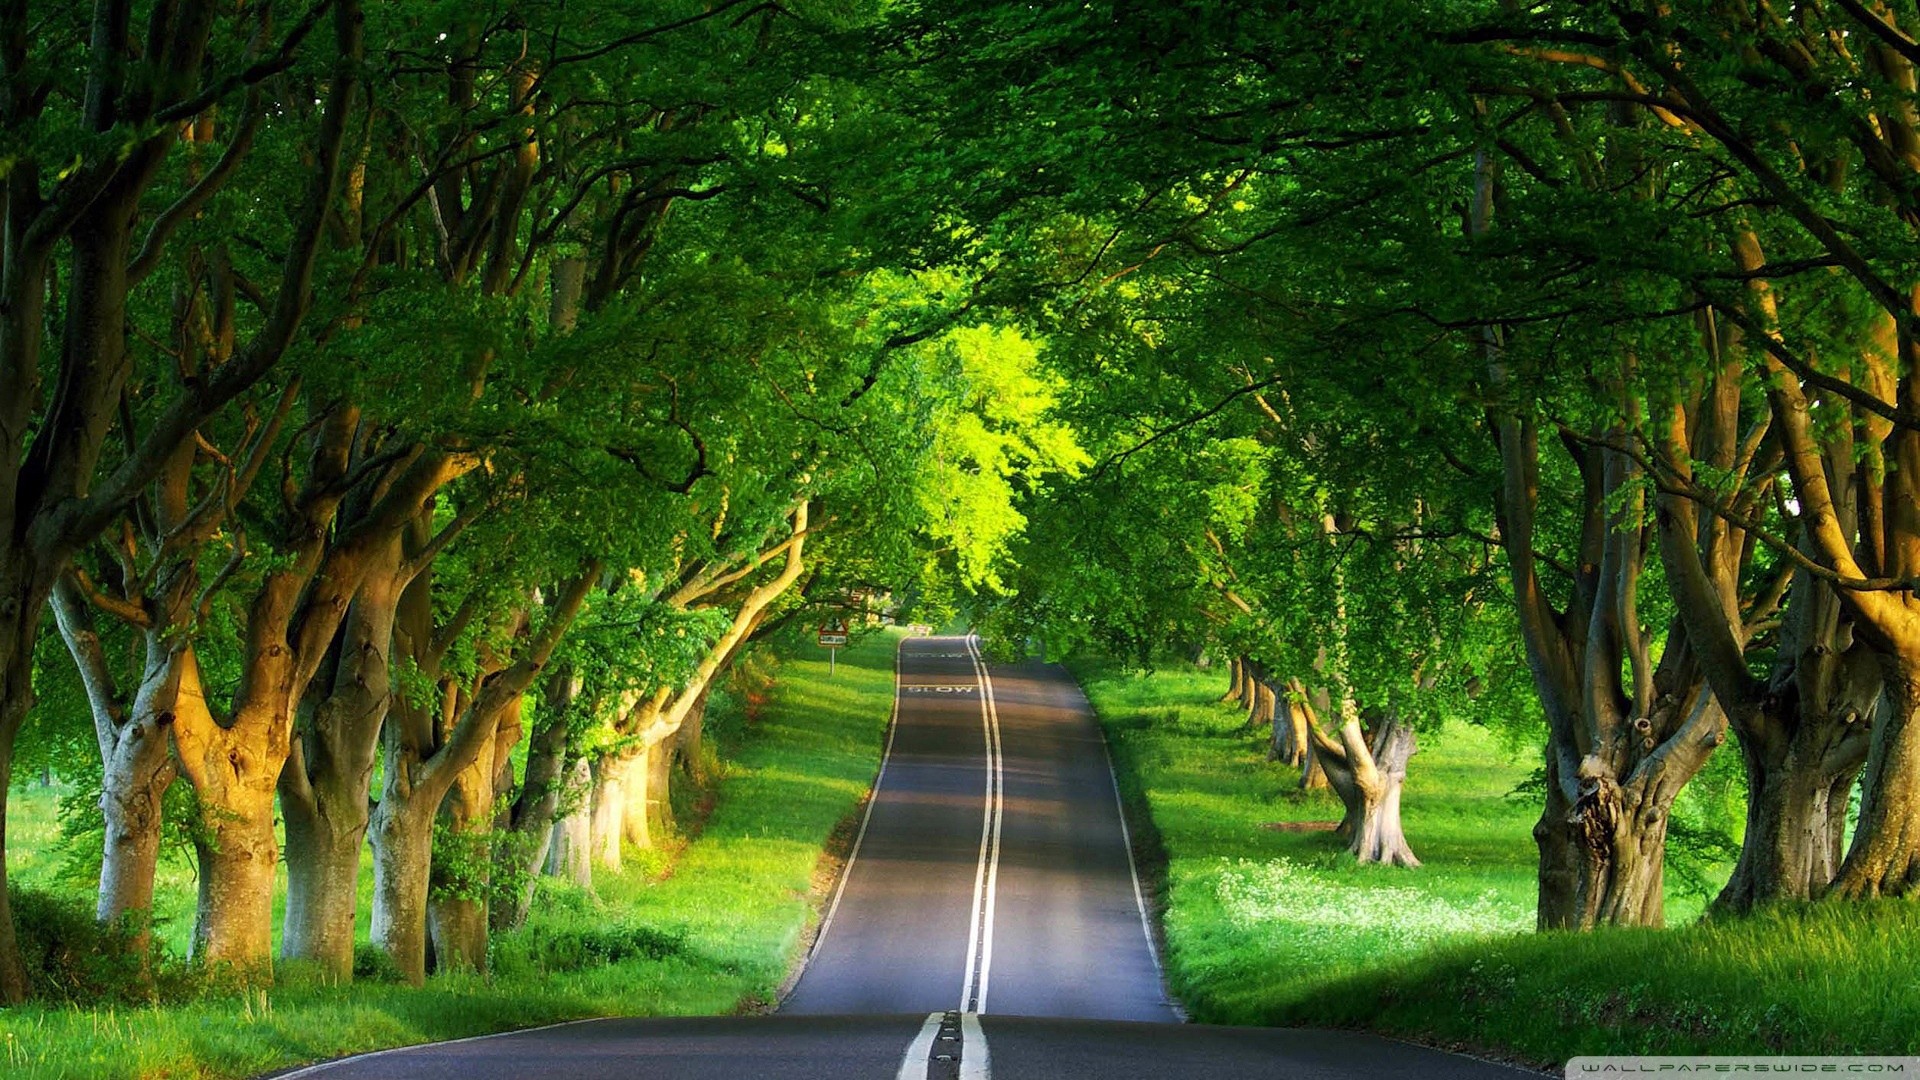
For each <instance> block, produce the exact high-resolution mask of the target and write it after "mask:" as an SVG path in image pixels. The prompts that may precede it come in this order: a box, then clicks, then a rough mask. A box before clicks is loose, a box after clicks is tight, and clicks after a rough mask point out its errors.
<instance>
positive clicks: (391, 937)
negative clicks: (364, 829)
mask: <svg viewBox="0 0 1920 1080" xmlns="http://www.w3.org/2000/svg"><path fill="white" fill-rule="evenodd" d="M389 767H391V766H389ZM397 787H398V785H396V784H395V783H394V782H393V781H392V780H391V779H389V781H388V783H387V790H386V792H385V793H383V794H382V796H381V799H380V804H379V805H378V806H377V807H375V808H374V811H373V821H372V825H371V829H370V832H371V836H372V840H373V927H372V934H371V936H372V938H373V943H374V944H375V945H377V946H379V947H380V948H381V949H383V950H385V951H386V954H387V955H388V956H389V957H391V958H392V959H393V964H394V967H395V968H396V969H398V970H399V972H400V977H401V978H403V979H405V980H406V981H407V982H409V983H411V984H413V985H414V986H419V985H420V984H421V983H423V982H426V981H427V888H428V883H429V881H430V877H431V874H432V869H433V819H434V816H435V814H436V812H437V811H438V810H439V805H438V802H437V800H435V799H433V798H432V797H430V796H424V797H410V796H409V795H407V794H402V793H400V792H399V791H396V788H397Z"/></svg>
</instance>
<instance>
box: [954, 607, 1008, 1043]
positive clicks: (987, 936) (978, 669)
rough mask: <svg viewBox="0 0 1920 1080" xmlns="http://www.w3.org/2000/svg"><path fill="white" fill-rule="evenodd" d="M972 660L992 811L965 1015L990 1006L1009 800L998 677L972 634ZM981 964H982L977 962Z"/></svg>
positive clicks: (977, 894) (984, 823)
mask: <svg viewBox="0 0 1920 1080" xmlns="http://www.w3.org/2000/svg"><path fill="white" fill-rule="evenodd" d="M966 641H967V656H968V658H969V659H970V660H972V661H973V669H974V673H975V675H976V676H977V677H978V678H979V681H980V689H981V694H980V727H981V730H982V732H983V733H984V735H985V737H986V744H987V792H986V810H985V812H984V814H983V816H982V818H981V821H980V863H979V866H978V868H977V869H976V870H975V871H974V878H973V911H972V914H971V916H970V918H969V921H968V924H967V926H968V928H967V968H966V979H965V981H964V982H963V983H962V985H961V988H960V1009H961V1011H962V1012H980V1011H981V1010H983V1009H985V1008H986V1001H987V980H988V977H989V976H990V975H991V973H992V970H993V914H994V906H995V905H994V898H995V893H996V892H997V890H998V887H999V882H1000V822H1001V818H1002V809H1003V805H1004V802H1005V783H1004V766H1003V762H1002V758H1001V753H1000V709H999V704H998V702H996V701H995V700H994V694H993V677H992V676H991V675H989V674H988V673H987V665H986V663H985V662H984V661H982V660H981V658H980V650H979V648H978V646H977V644H976V642H975V639H974V636H973V635H972V634H969V635H967V639H966ZM976 961H977V964H976Z"/></svg>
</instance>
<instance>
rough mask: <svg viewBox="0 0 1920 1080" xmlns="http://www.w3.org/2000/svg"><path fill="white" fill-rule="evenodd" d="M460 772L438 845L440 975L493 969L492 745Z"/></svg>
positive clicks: (443, 807) (433, 930)
mask: <svg viewBox="0 0 1920 1080" xmlns="http://www.w3.org/2000/svg"><path fill="white" fill-rule="evenodd" d="M491 742H492V739H491V738H489V739H488V743H489V745H488V746H486V747H485V748H483V749H482V750H481V752H480V754H479V756H478V757H477V758H476V759H475V760H474V761H473V763H472V764H470V765H468V766H467V767H466V768H464V769H462V770H460V772H459V774H458V775H457V776H456V777H455V778H454V781H453V786H452V787H451V788H450V789H449V790H448V791H447V796H446V798H445V800H443V801H442V802H441V804H440V825H441V826H442V829H441V830H438V831H436V835H435V836H434V843H433V875H432V886H431V887H430V888H429V889H428V891H427V930H428V932H429V933H430V934H431V935H432V936H433V958H434V970H435V971H478V972H482V973H484V972H485V971H486V970H487V894H488V892H489V891H490V890H491V888H492V883H493V858H492V852H493V770H494V755H493V753H492V750H493V747H492V746H491Z"/></svg>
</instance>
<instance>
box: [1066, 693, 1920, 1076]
mask: <svg viewBox="0 0 1920 1080" xmlns="http://www.w3.org/2000/svg"><path fill="white" fill-rule="evenodd" d="M1077 667H1078V674H1079V675H1080V677H1081V679H1082V682H1083V683H1084V684H1085V686H1086V688H1087V691H1088V695H1089V696H1090V697H1091V699H1092V700H1093V703H1094V706H1095V708H1096V709H1097V710H1098V711H1099V713H1100V715H1101V719H1102V723H1104V724H1105V726H1106V728H1107V732H1108V736H1109V739H1110V740H1111V742H1112V744H1113V747H1114V757H1115V761H1116V765H1117V767H1118V769H1119V771H1120V774H1121V775H1120V779H1121V784H1122V787H1123V789H1125V790H1126V791H1127V794H1128V797H1129V798H1130V799H1131V800H1132V801H1133V803H1134V814H1135V816H1136V818H1143V819H1145V820H1147V821H1149V822H1150V827H1149V828H1147V829H1145V830H1143V831H1144V832H1145V833H1146V837H1145V842H1146V844H1147V845H1148V846H1150V847H1153V848H1156V849H1157V851H1155V852H1150V854H1151V855H1154V856H1155V857H1154V858H1152V859H1150V861H1151V862H1154V863H1156V864H1157V865H1156V867H1155V875H1156V877H1158V879H1159V881H1160V889H1161V897H1160V899H1161V902H1162V905H1163V908H1164V914H1163V926H1164V928H1165V933H1166V942H1167V966H1168V977H1169V980H1170V982H1171V983H1172V989H1173V991H1174V993H1175V994H1177V995H1178V996H1179V997H1180V998H1181V1000H1182V1001H1183V1002H1184V1003H1185V1004H1186V1005H1187V1008H1188V1010H1189V1012H1190V1013H1191V1014H1192V1015H1193V1018H1194V1019H1195V1020H1199V1021H1206V1022H1213V1023H1233V1024H1277V1025H1314V1026H1341V1027H1362V1028H1371V1029H1374V1030H1379V1031H1383V1032H1388V1033H1392V1034H1396V1035H1401V1036H1407V1037H1412V1038H1417V1039H1422V1040H1425V1041H1432V1042H1438V1043H1442V1044H1448V1045H1455V1046H1462V1047H1471V1048H1477V1049H1481V1050H1487V1051H1493V1052H1496V1053H1500V1054H1503V1055H1507V1056H1512V1057H1516V1058H1519V1059H1522V1060H1526V1061H1531V1062H1535V1063H1540V1064H1557V1063H1559V1062H1562V1061H1564V1060H1565V1059H1566V1058H1568V1057H1571V1056H1574V1055H1576V1054H1582V1053H1602V1052H1606V1053H1629V1052H1648V1053H1652V1052H1660V1053H1753V1052H1765V1053H1774V1052H1794V1053H1912V1052H1914V1051H1916V1050H1920V979H1916V977H1915V975H1914V974H1913V971H1914V969H1913V965H1912V960H1911V957H1912V956H1913V953H1914V949H1915V947H1916V946H1920V905H1914V904H1889V905H1884V906H1879V907H1875V908H1872V909H1867V910H1835V909H1833V908H1831V907H1826V906H1819V907H1815V908H1810V909H1805V910H1800V911H1782V912H1775V913H1773V914H1770V915H1768V916H1766V917H1764V918H1759V919H1752V920H1741V921H1734V922H1730V923H1722V924H1706V923H1701V922H1698V921H1697V919H1696V917H1697V915H1698V914H1699V911H1700V908H1701V898H1700V897H1698V896H1689V895H1682V894H1679V893H1677V892H1673V891H1670V893H1669V896H1668V898H1667V918H1668V922H1669V925H1672V926H1676V927H1679V928H1678V929H1673V930H1667V931H1609V932H1604V933H1596V934H1584V935H1572V934H1547V935H1542V934H1536V933H1533V932H1532V931H1531V927H1532V925H1533V911H1534V846H1533V841H1532V836H1531V828H1532V824H1533V819H1534V817H1535V816H1536V814H1537V812H1538V811H1537V807H1536V806H1535V805H1534V803H1533V802H1532V801H1531V800H1529V799H1516V798H1513V797H1511V793H1512V792H1513V791H1514V789H1515V788H1516V787H1518V786H1520V785H1521V784H1522V783H1523V781H1524V780H1525V779H1526V777H1527V775H1528V774H1529V772H1530V771H1531V761H1530V760H1529V759H1530V757H1531V753H1530V752H1529V751H1520V750H1517V749H1515V748H1509V747H1505V746H1502V745H1501V744H1500V742H1499V741H1498V740H1496V739H1495V738H1493V737H1492V736H1490V735H1489V734H1488V733H1487V732H1485V731H1483V730H1480V729H1476V728H1471V727H1466V726H1464V725H1459V726H1455V727H1452V728H1449V729H1447V730H1444V731H1442V732H1439V733H1437V734H1434V735H1430V736H1428V737H1426V738H1424V739H1423V742H1422V744H1421V750H1420V753H1419V754H1418V755H1417V756H1416V757H1415V758H1414V759H1413V763H1412V765H1411V767H1410V770H1409V776H1408V781H1407V789H1406V795H1405V822H1406V831H1407V836H1408V839H1409V841H1410V842H1411V844H1412V846H1413V849H1414V852H1415V853H1416V854H1417V855H1418V856H1419V857H1420V858H1421V859H1422V860H1423V862H1424V865H1423V866H1422V867H1421V868H1420V869H1417V870H1399V869H1393V868H1386V867H1363V866H1359V865H1356V864H1355V863H1354V862H1353V861H1352V859H1351V858H1350V857H1348V856H1347V855H1346V854H1345V852H1344V851H1342V850H1341V846H1340V843H1339V842H1338V841H1337V840H1336V839H1335V838H1334V837H1333V836H1332V834H1331V833H1329V832H1326V831H1321V830H1319V829H1316V828H1314V827H1313V826H1312V825H1311V824H1310V823H1315V822H1318V823H1323V824H1324V823H1328V822H1333V821H1335V820H1337V819H1338V818H1339V816H1340V808H1339V803H1338V801H1337V800H1336V799H1334V798H1333V797H1332V796H1331V795H1329V794H1325V793H1313V794H1302V793H1300V792H1298V791H1297V790H1296V789H1295V786H1294V782H1295V780H1296V775H1297V774H1296V773H1295V771H1294V770H1291V769H1287V768H1284V767H1281V766H1278V765H1274V764H1270V763H1269V762H1267V761H1266V759H1265V753H1264V744H1263V742H1262V741H1261V738H1260V737H1259V736H1256V735H1252V734H1249V733H1247V732H1245V731H1244V730H1243V729H1242V720H1243V717H1242V714H1241V713H1240V712H1239V711H1238V710H1237V709H1232V708H1228V707H1225V706H1221V705H1218V704H1216V703H1215V699H1217V698H1218V697H1219V695H1220V693H1221V691H1222V689H1223V687H1224V684H1225V676H1224V675H1223V674H1222V673H1220V672H1217V671H1212V672H1209V671H1200V670H1196V669H1193V668H1187V667H1178V668H1173V669H1170V670H1165V671H1161V672H1157V673H1155V674H1153V675H1150V676H1145V677H1141V676H1135V675H1130V674H1126V673H1124V672H1121V671H1118V670H1117V669H1112V668H1108V667H1104V666H1101V665H1098V664H1080V665H1078V666H1077Z"/></svg>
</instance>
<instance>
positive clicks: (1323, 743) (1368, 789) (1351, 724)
mask: <svg viewBox="0 0 1920 1080" xmlns="http://www.w3.org/2000/svg"><path fill="white" fill-rule="evenodd" d="M1294 707H1295V708H1296V709H1298V710H1299V711H1300V712H1301V713H1302V714H1304V716H1305V719H1306V721H1307V737H1308V738H1309V739H1310V740H1311V742H1312V744H1313V747H1314V751H1315V757H1316V758H1317V759H1318V760H1319V762H1320V764H1321V767H1322V768H1323V769H1324V770H1325V775H1326V778H1327V782H1328V785H1329V786H1330V787H1332V788H1333V790H1334V793H1335V794H1337V795H1339V796H1340V802H1341V804H1342V805H1343V806H1344V807H1345V808H1346V814H1345V816H1344V817H1343V818H1342V819H1341V821H1340V827H1339V830H1338V831H1339V835H1340V836H1341V838H1342V839H1344V840H1346V842H1347V850H1348V851H1349V852H1351V853H1352V854H1353V856H1354V858H1355V859H1357V860H1359V861H1360V862H1363V863H1384V864H1386V865H1389V866H1405V867H1415V866H1419V865H1420V860H1419V859H1417V858H1415V857H1414V854H1413V849H1412V848H1411V847H1409V846H1408V845H1407V837H1406V832H1405V830H1404V829H1402V827H1401V824H1400V791H1401V789H1402V787H1404V786H1405V783H1406V779H1407V761H1408V759H1409V758H1411V757H1412V756H1413V754H1414V752H1415V750H1416V748H1417V743H1416V740H1415V738H1414V733H1413V729H1412V728H1410V727H1408V726H1407V725H1405V724H1403V723H1401V722H1400V721H1399V719H1398V718H1397V717H1395V716H1393V715H1392V714H1390V713H1388V714H1381V713H1375V714H1373V715H1372V716H1371V717H1370V720H1371V728H1370V730H1369V728H1368V727H1366V726H1363V724H1362V722H1361V720H1360V719H1359V718H1358V717H1354V716H1348V717H1347V718H1346V720H1345V722H1344V723H1342V724H1341V726H1340V737H1339V739H1338V740H1335V739H1332V738H1329V737H1328V736H1327V735H1326V734H1324V733H1323V732H1322V731H1321V730H1320V727H1319V725H1318V724H1317V723H1315V721H1314V716H1313V712H1312V709H1313V707H1312V705H1311V704H1309V703H1308V702H1307V701H1306V700H1305V699H1304V695H1302V700H1301V701H1299V702H1298V703H1296V704H1295V706H1294Z"/></svg>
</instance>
